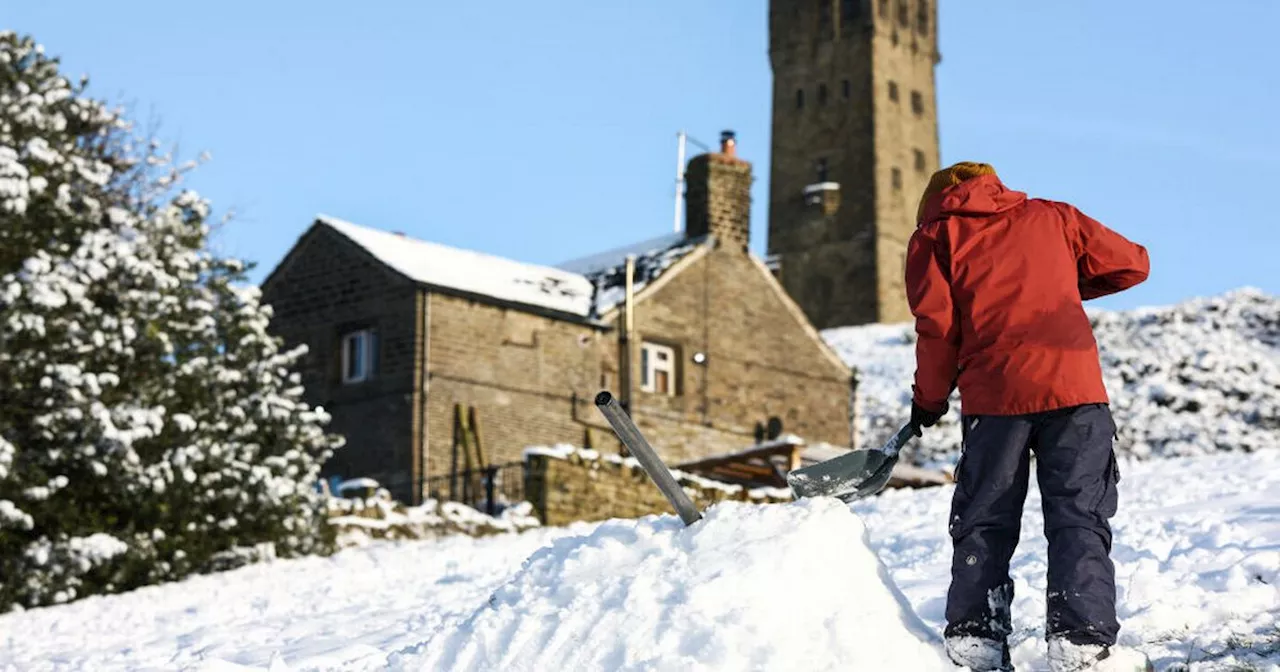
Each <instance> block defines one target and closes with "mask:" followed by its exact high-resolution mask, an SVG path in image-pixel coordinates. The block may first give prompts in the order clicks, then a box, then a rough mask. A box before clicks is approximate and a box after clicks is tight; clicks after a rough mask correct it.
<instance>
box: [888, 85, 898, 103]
mask: <svg viewBox="0 0 1280 672" xmlns="http://www.w3.org/2000/svg"><path fill="white" fill-rule="evenodd" d="M889 100H892V101H893V102H895V103H896V102H898V83H897V82H889Z"/></svg>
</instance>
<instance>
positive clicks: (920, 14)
mask: <svg viewBox="0 0 1280 672" xmlns="http://www.w3.org/2000/svg"><path fill="white" fill-rule="evenodd" d="M919 2H920V5H919V8H918V9H917V10H916V32H918V33H920V34H921V35H928V34H929V0H919Z"/></svg>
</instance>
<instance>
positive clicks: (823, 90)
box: [818, 84, 827, 105]
mask: <svg viewBox="0 0 1280 672" xmlns="http://www.w3.org/2000/svg"><path fill="white" fill-rule="evenodd" d="M818 104H819V105H826V104H827V85H826V84H819V85H818Z"/></svg>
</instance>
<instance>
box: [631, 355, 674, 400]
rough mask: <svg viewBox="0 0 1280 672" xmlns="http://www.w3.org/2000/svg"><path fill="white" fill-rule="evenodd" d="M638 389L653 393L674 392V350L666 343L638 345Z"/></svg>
mask: <svg viewBox="0 0 1280 672" xmlns="http://www.w3.org/2000/svg"><path fill="white" fill-rule="evenodd" d="M640 389H641V390H644V391H645V392H653V393H655V394H667V395H674V394H675V393H676V351H675V349H674V348H671V347H669V346H666V345H658V344H657V343H644V344H642V345H641V346H640Z"/></svg>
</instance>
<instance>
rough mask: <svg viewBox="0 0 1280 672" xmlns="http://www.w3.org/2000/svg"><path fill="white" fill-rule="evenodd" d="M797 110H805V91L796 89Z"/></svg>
mask: <svg viewBox="0 0 1280 672" xmlns="http://www.w3.org/2000/svg"><path fill="white" fill-rule="evenodd" d="M796 109H797V110H803V109H804V89H796Z"/></svg>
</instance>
